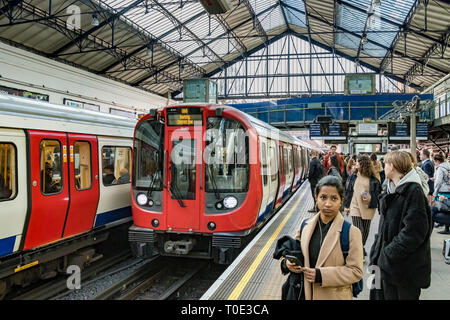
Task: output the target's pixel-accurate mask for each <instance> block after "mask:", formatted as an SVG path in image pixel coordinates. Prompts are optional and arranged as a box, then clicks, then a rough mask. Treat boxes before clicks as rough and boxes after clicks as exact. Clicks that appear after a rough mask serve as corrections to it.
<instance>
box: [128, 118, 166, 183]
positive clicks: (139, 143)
mask: <svg viewBox="0 0 450 320" xmlns="http://www.w3.org/2000/svg"><path fill="white" fill-rule="evenodd" d="M163 150H164V124H162V123H160V122H159V121H157V120H147V121H142V122H141V123H140V124H138V127H137V128H136V133H135V136H134V163H133V187H134V188H136V189H137V190H154V191H161V190H162V184H163V183H162V179H163V173H162V172H163V171H162V170H163Z"/></svg>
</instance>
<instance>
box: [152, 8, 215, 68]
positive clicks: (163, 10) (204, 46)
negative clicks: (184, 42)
mask: <svg viewBox="0 0 450 320" xmlns="http://www.w3.org/2000/svg"><path fill="white" fill-rule="evenodd" d="M153 2H155V3H156V4H157V5H158V6H159V7H160V8H161V10H162V12H163V13H164V14H165V15H166V16H167V17H169V18H170V19H173V20H174V21H176V23H177V24H178V25H179V26H180V28H184V29H185V30H186V31H187V32H188V33H189V34H190V35H191V37H192V38H193V39H195V41H196V42H197V43H198V44H200V46H201V47H202V48H206V49H208V50H209V51H210V52H211V53H212V54H213V55H214V56H215V57H216V58H217V59H218V60H219V61H220V62H224V60H223V59H222V57H221V56H219V55H218V54H217V53H216V52H214V50H212V49H211V48H210V47H209V46H208V45H207V44H205V43H204V42H203V40H202V39H200V38H199V37H198V36H197V35H196V34H195V33H194V32H192V30H191V29H189V28H188V27H186V26H185V25H183V24H182V23H181V22H180V21H179V20H178V19H177V18H176V17H175V16H174V15H173V14H172V13H171V12H170V11H169V10H167V9H166V8H165V7H164V6H163V5H162V4H160V3H159V2H158V1H156V0H153Z"/></svg>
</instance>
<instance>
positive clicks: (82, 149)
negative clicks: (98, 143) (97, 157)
mask: <svg viewBox="0 0 450 320" xmlns="http://www.w3.org/2000/svg"><path fill="white" fill-rule="evenodd" d="M74 157H75V187H76V188H77V190H86V189H89V188H90V187H91V185H92V165H91V145H90V144H89V142H84V141H77V142H75V144H74Z"/></svg>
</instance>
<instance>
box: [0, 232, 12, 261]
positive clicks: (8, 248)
mask: <svg viewBox="0 0 450 320" xmlns="http://www.w3.org/2000/svg"><path fill="white" fill-rule="evenodd" d="M14 243H16V236H12V237H8V238H4V239H0V257H1V256H4V255H7V254H10V253H12V252H13V250H14Z"/></svg>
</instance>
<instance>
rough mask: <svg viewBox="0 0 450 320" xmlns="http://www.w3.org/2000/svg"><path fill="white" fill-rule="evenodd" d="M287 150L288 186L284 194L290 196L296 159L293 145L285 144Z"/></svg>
mask: <svg viewBox="0 0 450 320" xmlns="http://www.w3.org/2000/svg"><path fill="white" fill-rule="evenodd" d="M284 151H285V164H286V187H285V190H284V193H285V194H284V195H283V197H285V196H288V194H290V192H291V187H292V184H293V182H294V160H293V158H292V155H293V154H292V146H291V145H290V144H285V145H284Z"/></svg>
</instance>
